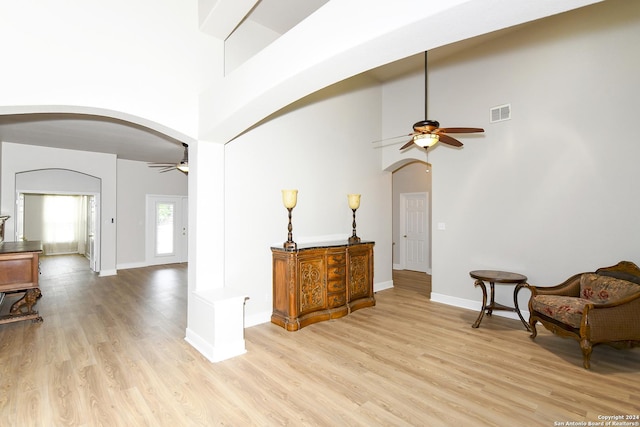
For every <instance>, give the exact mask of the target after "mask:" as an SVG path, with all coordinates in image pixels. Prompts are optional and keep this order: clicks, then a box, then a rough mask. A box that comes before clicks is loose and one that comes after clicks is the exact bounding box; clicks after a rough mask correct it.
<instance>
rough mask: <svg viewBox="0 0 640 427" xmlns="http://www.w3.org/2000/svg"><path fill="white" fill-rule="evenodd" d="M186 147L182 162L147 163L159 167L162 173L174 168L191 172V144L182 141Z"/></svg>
mask: <svg viewBox="0 0 640 427" xmlns="http://www.w3.org/2000/svg"><path fill="white" fill-rule="evenodd" d="M182 146H183V147H184V155H183V156H182V160H180V163H147V165H148V166H149V167H150V168H158V169H160V173H164V172H169V171H172V170H175V169H177V170H179V171H180V172H183V173H185V174H188V173H189V145H188V144H185V143H184V142H183V143H182Z"/></svg>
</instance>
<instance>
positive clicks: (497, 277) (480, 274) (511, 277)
mask: <svg viewBox="0 0 640 427" xmlns="http://www.w3.org/2000/svg"><path fill="white" fill-rule="evenodd" d="M469 274H470V275H471V277H473V278H474V279H476V281H475V282H474V286H480V289H482V308H481V309H480V314H479V315H478V318H477V319H476V321H475V322H474V323H473V325H471V327H473V328H477V327H479V326H480V322H482V318H483V317H484V315H485V313H486V314H487V316H491V315H492V314H493V311H494V310H503V311H511V312H515V313H517V314H518V317H519V318H520V321H521V322H522V324H523V325H524V327H525V328H526V329H527V331H530V330H531V329H530V327H529V324H528V323H527V322H526V321H525V320H524V317H522V313H520V308H519V307H518V292H520V289H522V288H523V287H525V286H526V281H527V278H526V277H525V276H522V275H520V274H516V273H506V272H502V271H491V270H482V271H472V272H471V273H469ZM485 281H488V282H489V288H490V291H491V295H490V296H489V298H490V300H489V303H488V304H487V286H486V285H485V283H484V282H485ZM496 282H498V283H506V284H515V285H516V287H515V289H514V291H513V304H514V306H513V307H508V306H506V305H502V304H499V303H497V302H495V283H496Z"/></svg>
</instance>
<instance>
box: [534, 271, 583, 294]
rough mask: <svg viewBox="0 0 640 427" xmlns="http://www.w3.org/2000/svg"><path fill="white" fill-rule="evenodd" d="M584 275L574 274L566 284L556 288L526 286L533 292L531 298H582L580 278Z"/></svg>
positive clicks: (563, 283)
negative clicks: (541, 296) (551, 296)
mask: <svg viewBox="0 0 640 427" xmlns="http://www.w3.org/2000/svg"><path fill="white" fill-rule="evenodd" d="M582 274H583V273H578V274H574V275H573V276H571V277H569V278H568V279H567V280H565V281H564V282H562V283H560V284H559V285H556V286H533V285H526V287H527V288H528V289H529V290H530V291H531V296H532V297H534V296H536V295H563V296H567V297H578V296H580V277H581V276H582Z"/></svg>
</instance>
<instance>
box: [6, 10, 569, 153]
mask: <svg viewBox="0 0 640 427" xmlns="http://www.w3.org/2000/svg"><path fill="white" fill-rule="evenodd" d="M201 2H203V0H201ZM327 2H328V0H305V1H301V0H261V1H259V2H256V1H255V0H217V1H213V2H208V3H207V4H209V5H210V4H214V5H215V7H218V6H220V7H219V9H221V10H223V13H221V14H216V13H214V12H216V11H217V10H213V12H212V13H211V14H209V15H212V16H213V17H212V18H211V19H210V20H209V21H208V22H209V23H208V22H207V20H205V22H201V28H202V30H203V31H207V28H211V25H212V24H210V23H211V22H212V23H214V24H215V23H218V24H219V23H221V22H224V23H225V24H226V27H225V28H223V29H222V30H220V31H221V34H222V35H224V37H225V38H226V36H228V34H226V35H225V34H224V33H225V32H226V31H233V29H234V28H236V27H237V26H238V25H239V24H240V23H241V22H242V20H244V19H252V20H255V21H256V22H259V23H260V24H261V25H263V26H265V27H268V28H270V29H272V30H274V31H276V32H286V31H288V30H289V29H291V28H293V27H295V25H296V24H297V23H299V22H300V21H301V20H303V19H305V18H306V17H307V16H309V15H310V14H312V13H313V12H314V11H315V10H316V9H318V8H320V7H322V6H323V5H324V4H325V3H327ZM204 3H206V1H205V2H204ZM499 3H500V2H499V1H496V5H497V6H499ZM568 3H570V2H568ZM579 6H581V4H580V1H577V2H576V6H574V7H579ZM215 7H214V9H215ZM530 7H531V8H535V6H530ZM572 8H573V7H572V6H569V5H567V6H566V9H567V10H569V9H572ZM229 10H232V12H234V13H236V15H237V16H235V19H237V21H233V20H232V21H231V22H226V21H225V19H226V18H228V17H229V16H232V15H233V13H227V12H228V11H229ZM243 13H244V15H243ZM247 13H248V14H247ZM214 26H215V25H214ZM219 27H220V26H217V27H216V29H219ZM474 40H480V38H474V39H470V40H466V41H463V42H459V43H456V44H455V45H450V46H447V47H446V48H442V52H446V50H447V49H454V50H457V49H459V48H462V47H464V46H469V43H471V44H472V43H474ZM475 42H477V41H475ZM456 46H459V48H456ZM435 57H437V53H436V55H435ZM435 57H434V56H431V55H430V60H432V59H434V58H435ZM422 66H423V59H422V58H420V57H419V56H418V55H414V56H412V57H409V58H407V59H405V60H400V61H395V62H393V63H390V64H388V65H385V66H382V67H378V68H376V69H374V70H371V71H370V72H371V73H372V74H373V75H374V76H375V78H377V79H378V80H380V81H385V80H388V79H392V78H395V77H396V76H397V75H398V74H400V73H404V72H407V71H408V70H415V69H417V68H419V67H422ZM0 140H1V141H8V142H14V143H24V144H31V145H40V146H49V147H55V148H66V149H74V150H83V151H94V152H103V153H112V154H114V155H116V156H117V157H118V158H121V159H129V160H137V161H150V162H176V163H177V162H179V161H180V159H182V156H183V147H182V142H187V143H189V141H186V140H178V139H176V138H175V137H170V136H167V135H165V134H163V133H161V132H158V131H155V130H152V129H150V128H147V127H144V126H140V125H136V124H133V123H130V122H128V121H125V120H117V119H113V118H107V117H104V116H100V115H78V114H69V113H55V114H54V113H51V114H43V113H37V114H33V113H29V114H7V113H4V112H2V111H0Z"/></svg>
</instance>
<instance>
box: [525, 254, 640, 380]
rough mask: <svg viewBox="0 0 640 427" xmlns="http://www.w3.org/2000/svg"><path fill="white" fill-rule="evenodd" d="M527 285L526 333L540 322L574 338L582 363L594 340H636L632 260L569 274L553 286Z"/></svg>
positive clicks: (639, 296) (637, 300) (636, 278)
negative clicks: (587, 271)
mask: <svg viewBox="0 0 640 427" xmlns="http://www.w3.org/2000/svg"><path fill="white" fill-rule="evenodd" d="M527 287H528V288H529V290H530V291H531V298H530V299H529V314H530V317H529V325H530V326H531V332H532V333H531V338H532V339H533V338H535V337H536V335H537V331H536V323H537V322H540V323H542V325H543V326H544V327H545V328H547V329H548V330H550V331H551V332H553V333H554V334H556V335H559V336H563V337H570V338H573V339H575V340H577V341H578V342H579V343H580V348H581V349H582V356H583V366H584V367H585V368H586V369H589V368H590V358H591V352H592V349H593V346H595V345H597V344H601V343H606V344H610V345H612V346H614V347H616V348H624V347H627V348H628V347H632V346H636V345H640V269H639V268H638V266H637V265H635V264H634V263H632V262H629V261H621V262H619V263H618V264H616V265H614V266H611V267H603V268H599V269H598V270H596V271H595V273H579V274H575V275H573V276H571V277H570V278H569V279H567V280H566V281H564V282H563V283H561V284H559V285H557V286H551V287H538V286H532V285H527Z"/></svg>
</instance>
